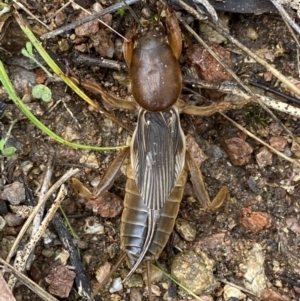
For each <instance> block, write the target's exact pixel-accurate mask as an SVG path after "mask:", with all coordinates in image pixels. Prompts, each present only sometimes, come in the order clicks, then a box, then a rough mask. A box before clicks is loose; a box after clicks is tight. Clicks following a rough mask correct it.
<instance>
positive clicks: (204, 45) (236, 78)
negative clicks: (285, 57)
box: [177, 0, 300, 141]
mask: <svg viewBox="0 0 300 301" xmlns="http://www.w3.org/2000/svg"><path fill="white" fill-rule="evenodd" d="M177 1H178V2H179V3H181V2H182V0H177ZM177 17H178V19H179V21H180V22H181V23H182V24H183V25H184V27H185V28H186V29H187V30H188V31H189V32H190V33H191V34H192V35H193V36H194V37H195V38H196V39H197V41H198V42H199V43H200V44H201V45H202V46H203V47H204V48H205V49H207V51H208V52H209V53H210V54H211V55H212V56H213V57H214V58H215V59H216V60H217V61H218V63H219V64H220V65H221V66H223V67H224V68H225V70H226V71H227V72H228V73H229V74H230V75H231V76H232V77H233V78H234V79H235V80H236V81H237V82H238V83H239V85H240V86H241V87H243V88H244V89H245V90H246V91H247V93H248V94H249V95H250V97H251V98H253V100H256V101H257V103H258V104H259V105H260V106H261V107H262V108H263V109H264V110H265V111H267V112H268V113H269V115H270V116H271V117H272V118H273V119H274V120H276V122H277V123H279V124H280V125H281V127H282V128H283V129H284V130H285V131H286V132H287V133H288V134H289V135H290V136H291V137H292V138H293V139H294V140H295V141H297V137H295V136H294V134H293V133H292V132H291V131H290V130H289V129H288V128H287V127H286V126H285V125H284V124H283V123H282V122H281V121H280V120H279V119H278V118H277V116H276V115H275V114H274V113H273V112H272V111H271V110H270V109H269V108H268V107H267V106H266V105H265V104H264V103H263V102H262V101H261V100H260V97H256V95H255V94H254V93H253V92H252V91H251V90H250V88H249V87H248V86H246V85H245V84H244V83H243V82H242V81H241V80H240V79H239V77H238V76H237V75H236V74H235V73H234V72H233V71H232V70H231V69H230V68H228V66H227V65H226V64H225V63H224V62H223V61H222V60H221V59H220V58H219V57H218V56H217V55H216V54H215V53H214V51H213V50H212V49H211V48H210V47H209V46H208V45H207V44H206V43H205V42H204V41H203V40H202V39H201V38H200V37H199V35H198V34H197V33H196V32H195V31H194V30H193V29H192V28H191V27H190V26H189V25H188V24H187V23H186V22H185V21H184V20H183V19H182V18H181V17H180V16H177ZM211 26H213V25H212V24H211ZM213 27H214V29H215V30H217V28H216V26H213ZM220 30H221V29H220ZM221 32H222V33H223V34H225V31H223V30H221ZM222 33H221V34H222ZM227 36H230V35H229V34H227V33H226V38H227ZM230 37H231V36H230ZM232 39H233V38H232ZM237 43H239V42H237ZM239 44H240V43H239ZM240 45H242V44H240ZM243 47H244V46H243ZM244 48H246V47H244ZM247 49H248V48H247ZM248 51H249V52H251V53H252V51H251V50H250V49H248ZM252 54H253V55H254V56H256V54H254V53H252ZM260 60H261V61H263V62H264V63H265V64H267V62H265V61H264V60H263V59H260ZM267 65H268V66H270V68H271V69H272V70H273V69H274V70H275V71H276V72H277V73H279V71H277V70H276V69H275V68H274V67H272V66H271V65H269V64H267ZM274 75H275V74H274ZM280 75H281V76H282V77H283V78H284V79H285V80H286V81H288V79H287V78H286V77H284V76H283V75H282V74H281V73H280ZM288 82H289V83H290V84H292V83H291V82H290V81H288ZM292 86H294V87H295V89H296V90H299V89H298V88H297V87H296V86H295V85H294V84H292ZM299 93H300V90H299ZM299 95H300V94H299Z"/></svg>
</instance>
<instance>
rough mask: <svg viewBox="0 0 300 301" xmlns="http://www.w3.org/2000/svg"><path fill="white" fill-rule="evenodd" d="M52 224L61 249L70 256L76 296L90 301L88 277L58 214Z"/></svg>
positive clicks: (90, 292) (90, 291) (90, 290)
mask: <svg viewBox="0 0 300 301" xmlns="http://www.w3.org/2000/svg"><path fill="white" fill-rule="evenodd" d="M52 224H53V226H54V228H55V230H56V232H57V234H58V236H59V238H60V241H61V243H62V244H63V247H64V248H65V249H66V250H67V251H68V252H69V254H70V258H69V259H70V263H71V265H72V266H73V267H74V271H75V273H76V278H75V282H76V286H77V290H78V294H79V295H80V296H81V297H83V298H84V299H90V296H91V294H92V289H91V286H90V283H89V280H88V277H87V276H86V274H85V271H84V267H83V264H82V261H81V258H80V256H79V254H78V251H77V249H76V246H75V244H74V242H73V239H72V237H71V235H70V233H69V231H68V228H67V226H66V225H65V223H64V221H63V219H62V218H61V216H60V214H59V213H58V212H56V213H55V215H54V217H53V220H52Z"/></svg>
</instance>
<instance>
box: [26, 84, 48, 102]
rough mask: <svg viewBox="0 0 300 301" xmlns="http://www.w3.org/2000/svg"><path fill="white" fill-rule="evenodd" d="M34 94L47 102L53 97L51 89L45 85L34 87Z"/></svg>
mask: <svg viewBox="0 0 300 301" xmlns="http://www.w3.org/2000/svg"><path fill="white" fill-rule="evenodd" d="M31 93H32V96H33V97H34V98H37V99H41V100H43V101H45V102H48V101H50V100H51V99H52V92H51V90H50V89H49V88H48V87H46V86H45V85H41V84H40V85H36V86H34V87H33V89H32V92H31Z"/></svg>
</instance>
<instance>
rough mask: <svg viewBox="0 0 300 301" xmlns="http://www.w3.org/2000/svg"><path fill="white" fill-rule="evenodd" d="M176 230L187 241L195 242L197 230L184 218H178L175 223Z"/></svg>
mask: <svg viewBox="0 0 300 301" xmlns="http://www.w3.org/2000/svg"><path fill="white" fill-rule="evenodd" d="M175 229H176V231H177V232H178V233H179V234H180V236H181V237H182V238H183V239H184V240H186V241H194V240H195V237H196V233H197V232H196V229H195V228H193V227H192V225H190V224H189V222H188V221H187V220H185V219H183V218H177V219H176V222H175Z"/></svg>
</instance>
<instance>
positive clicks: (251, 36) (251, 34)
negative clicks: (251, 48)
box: [246, 27, 258, 41]
mask: <svg viewBox="0 0 300 301" xmlns="http://www.w3.org/2000/svg"><path fill="white" fill-rule="evenodd" d="M246 35H247V37H248V38H249V39H251V40H253V41H255V40H257V38H258V33H257V31H256V30H255V29H254V28H252V27H248V28H247V31H246Z"/></svg>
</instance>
